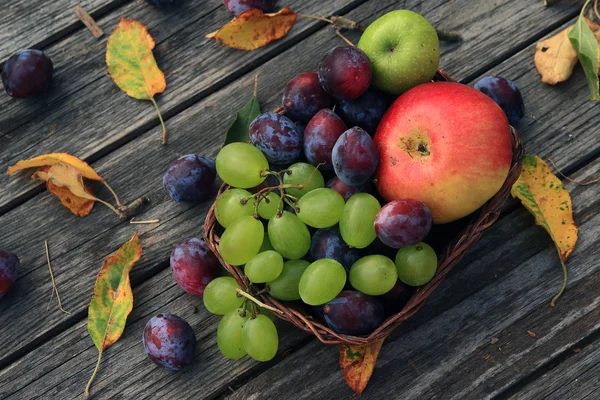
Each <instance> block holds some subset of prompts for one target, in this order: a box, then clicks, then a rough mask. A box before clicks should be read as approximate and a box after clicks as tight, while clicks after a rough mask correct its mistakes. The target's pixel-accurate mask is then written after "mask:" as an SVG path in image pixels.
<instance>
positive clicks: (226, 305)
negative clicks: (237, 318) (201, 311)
mask: <svg viewBox="0 0 600 400" xmlns="http://www.w3.org/2000/svg"><path fill="white" fill-rule="evenodd" d="M238 288H239V286H238V284H237V282H236V281H235V279H233V278H231V277H229V276H221V277H218V278H215V279H213V280H212V281H210V283H209V284H208V285H206V288H205V289H204V294H203V295H202V300H203V301H204V307H206V309H207V310H208V311H209V312H210V313H212V314H217V315H225V314H227V313H228V312H230V311H233V310H235V309H236V308H239V307H241V306H242V303H243V302H244V298H243V297H238V295H237V292H236V289H238Z"/></svg>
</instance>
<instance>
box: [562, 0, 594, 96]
mask: <svg viewBox="0 0 600 400" xmlns="http://www.w3.org/2000/svg"><path fill="white" fill-rule="evenodd" d="M584 9H585V7H584ZM586 22H587V23H586ZM594 25H595V24H594ZM596 26H597V25H596ZM569 40H570V41H571V44H572V45H573V47H574V48H575V51H576V52H577V57H578V58H579V62H580V63H581V66H582V67H583V71H584V72H585V76H586V78H587V81H588V86H589V88H590V99H591V100H600V81H599V80H598V40H597V39H596V36H595V35H594V32H593V31H592V27H590V22H589V20H587V19H586V18H584V17H583V10H582V12H581V15H580V16H579V19H578V20H577V22H576V23H575V26H573V30H571V32H569Z"/></svg>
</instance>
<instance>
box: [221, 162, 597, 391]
mask: <svg viewBox="0 0 600 400" xmlns="http://www.w3.org/2000/svg"><path fill="white" fill-rule="evenodd" d="M599 165H600V162H597V163H595V164H594V165H593V166H590V168H586V170H585V171H584V173H582V174H579V175H578V176H579V177H580V178H581V177H583V176H586V175H590V174H593V173H594V172H595V171H597V168H598V166H599ZM568 186H569V189H570V190H571V191H572V193H573V198H574V202H575V206H574V208H575V212H576V216H577V219H578V221H579V222H580V224H581V225H580V227H581V230H580V241H579V243H578V247H577V248H576V250H575V252H574V254H573V255H572V257H571V259H570V261H569V267H570V271H571V277H570V284H569V289H568V291H567V292H566V293H565V295H564V297H563V299H562V300H561V301H560V302H559V304H558V306H557V307H556V308H551V307H550V305H549V300H550V298H551V297H552V296H553V295H554V294H555V292H556V290H557V288H558V286H559V276H560V270H559V268H560V267H559V263H558V260H557V255H556V250H555V249H553V248H552V245H550V244H548V246H545V248H542V249H539V248H538V250H540V251H539V252H538V253H537V254H535V255H533V256H531V257H524V258H523V257H521V253H520V250H521V248H522V246H524V245H527V242H524V241H523V239H524V238H523V237H519V236H520V235H521V234H522V233H520V234H519V233H517V232H515V231H513V230H512V229H511V227H510V224H511V222H512V218H511V217H512V216H509V217H507V218H504V219H502V220H501V221H500V222H499V223H498V224H497V225H496V226H494V227H492V228H491V229H490V231H492V232H494V231H497V230H498V229H501V230H508V231H509V232H511V231H512V232H514V233H515V234H516V235H515V237H514V238H510V239H509V240H507V241H506V242H504V243H498V242H496V243H494V244H496V246H497V247H496V248H495V249H493V250H491V251H490V252H489V253H487V254H485V255H484V254H482V253H481V252H480V249H479V247H480V245H477V246H476V247H475V249H473V252H472V255H473V256H475V255H478V256H480V258H479V259H478V260H475V261H473V262H471V263H469V264H462V268H459V269H458V271H456V272H453V273H452V274H451V275H450V277H449V278H448V280H447V281H446V282H445V283H444V285H443V287H442V288H440V290H439V291H438V292H436V293H434V294H433V296H432V298H431V301H430V302H428V303H427V304H426V305H425V307H424V308H423V309H422V310H421V311H419V314H418V316H419V317H421V318H427V314H433V315H434V317H433V318H431V319H429V320H428V321H426V322H424V323H422V324H421V325H418V326H417V327H415V326H414V324H415V322H416V320H415V321H409V322H408V323H407V325H406V326H405V327H400V329H399V330H398V332H397V333H395V334H393V335H392V336H391V337H390V338H389V339H388V340H386V343H384V347H383V349H382V352H381V354H380V356H379V360H378V363H377V367H376V368H375V372H374V375H373V377H372V379H371V382H370V384H369V387H368V388H367V390H366V391H365V392H364V393H363V396H362V398H367V399H381V398H402V399H423V398H426V399H486V398H493V397H494V396H495V395H498V394H499V391H498V389H499V388H497V387H494V381H495V374H496V373H498V372H499V371H500V370H504V369H506V370H510V373H511V374H513V375H517V377H519V376H520V377H522V376H523V374H525V372H526V371H525V369H528V370H529V371H531V370H534V369H536V368H537V367H538V366H539V365H540V364H538V362H540V361H541V363H543V360H536V359H535V358H528V356H527V352H528V351H533V350H532V349H534V348H536V347H538V346H542V345H543V344H547V345H548V347H550V348H552V349H554V350H555V351H556V349H557V347H555V346H556V343H554V340H555V338H556V337H560V336H561V335H565V334H567V336H568V335H569V334H568V333H567V332H570V336H571V339H572V340H573V339H575V340H580V338H581V337H584V336H585V335H587V334H590V333H591V332H593V331H594V330H596V329H597V317H598V314H597V302H598V297H597V292H596V291H594V290H591V289H592V288H594V287H597V286H598V284H599V283H600V282H599V280H600V277H599V275H598V271H599V270H600V264H599V263H598V262H597V260H598V256H599V255H600V254H599V251H600V246H599V244H600V237H599V234H600V228H599V225H598V223H599V222H600V215H599V214H598V213H597V210H598V207H599V206H600V203H599V200H598V195H599V194H600V187H599V186H597V185H596V186H590V187H587V188H575V185H573V184H571V185H568ZM524 213H525V212H524V211H522V210H518V211H517V212H516V214H517V215H518V217H519V218H520V219H524V218H525V216H524V215H523V214H524ZM519 214H520V215H519ZM507 224H508V226H507ZM530 229H535V230H537V233H538V234H539V235H545V233H544V232H542V231H541V229H540V228H538V227H536V228H530ZM483 242H485V243H487V245H489V244H490V243H489V241H488V240H487V239H486V238H484V239H483ZM506 253H511V256H510V261H509V262H511V261H512V263H514V264H516V266H505V265H506V263H507V260H503V259H502V256H503V255H504V254H506ZM511 267H512V270H511V271H510V272H508V273H507V274H505V275H503V276H499V277H498V279H497V280H496V281H495V282H492V283H491V284H489V285H487V286H481V285H479V281H478V280H477V279H471V280H469V279H468V277H470V276H473V275H474V276H477V274H480V273H481V272H480V271H481V270H487V271H488V273H489V272H490V270H492V271H493V270H496V269H498V270H501V269H502V268H507V269H508V268H511ZM465 280H466V281H468V284H470V285H472V286H475V287H476V288H478V289H479V290H478V291H477V292H475V293H473V294H472V295H471V296H469V297H467V298H465V299H463V300H462V301H461V302H458V303H455V302H454V301H453V300H454V299H453V298H452V297H453V292H454V291H458V292H460V291H461V290H462V289H461V287H462V286H464V285H465ZM444 301H445V302H449V303H450V305H451V306H450V308H449V309H447V310H446V311H444V312H443V313H441V314H439V315H436V312H435V311H436V310H435V307H436V305H437V304H439V303H440V302H444ZM531 318H534V320H533V321H532V320H531ZM545 319H551V320H554V321H558V323H555V324H552V323H550V324H547V325H544V322H543V321H544V320H545ZM592 319H593V321H594V323H593V324H590V322H591V320H592ZM528 322H529V323H528ZM538 324H540V325H544V326H543V328H542V326H540V325H538ZM582 327H587V329H588V330H583V331H582V330H579V328H582ZM538 328H539V329H538ZM528 329H530V330H532V331H534V332H536V333H537V335H538V336H537V338H535V339H534V338H532V337H530V336H529V334H528V333H527V330H528ZM575 332H577V333H575ZM493 337H498V338H499V339H500V340H499V342H498V343H496V344H495V345H491V344H490V341H491V339H492V338H493ZM517 343H518V344H517ZM570 345H571V346H572V343H570ZM513 348H514V351H513ZM558 348H559V349H562V350H563V351H570V350H568V349H569V346H566V347H564V348H563V346H562V343H561V344H560V345H559V346H558ZM492 349H501V350H492ZM336 353H337V349H336V348H335V347H334V346H332V347H331V348H326V347H324V346H322V345H320V344H319V343H317V342H316V341H314V342H312V343H310V344H309V345H307V346H305V347H303V348H301V349H300V350H299V351H298V352H297V353H296V354H295V355H294V357H290V358H288V359H286V360H284V361H282V362H280V363H279V364H277V365H276V366H274V367H272V368H270V369H269V370H267V371H265V372H264V373H263V374H262V375H260V376H259V377H257V378H255V379H254V380H252V381H250V382H249V383H248V384H246V385H244V386H242V387H241V388H239V389H238V390H237V391H236V392H235V393H234V394H232V395H231V396H229V398H231V399H249V398H272V397H275V396H277V397H280V398H288V397H290V398H291V397H293V398H295V399H311V398H328V399H329V398H331V399H348V398H358V397H357V396H355V395H353V394H352V392H351V391H350V389H348V388H346V387H345V383H344V381H343V379H342V377H341V373H340V371H339V367H338V365H337V358H336V355H337V354H336ZM500 354H502V355H501V356H500ZM546 357H548V356H547V355H546ZM516 362H520V366H521V365H522V367H521V368H522V369H520V370H517V371H515V370H514V368H513V366H514V364H515V363H516ZM491 388H493V390H492V389H491ZM488 389H489V390H488ZM563 398H565V397H563Z"/></svg>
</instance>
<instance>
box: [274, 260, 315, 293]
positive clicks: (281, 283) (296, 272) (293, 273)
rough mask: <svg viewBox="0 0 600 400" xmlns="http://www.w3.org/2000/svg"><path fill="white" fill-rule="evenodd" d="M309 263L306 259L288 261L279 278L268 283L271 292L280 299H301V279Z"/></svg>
mask: <svg viewBox="0 0 600 400" xmlns="http://www.w3.org/2000/svg"><path fill="white" fill-rule="evenodd" d="M309 265H310V263H309V262H308V261H306V260H289V261H286V262H285V263H284V264H283V270H282V271H281V274H279V276H278V277H277V279H275V280H274V281H271V282H269V283H268V286H269V289H270V290H269V294H270V295H271V296H273V297H275V298H276V299H279V300H285V301H294V300H300V279H301V278H302V274H304V271H306V268H308V266H309Z"/></svg>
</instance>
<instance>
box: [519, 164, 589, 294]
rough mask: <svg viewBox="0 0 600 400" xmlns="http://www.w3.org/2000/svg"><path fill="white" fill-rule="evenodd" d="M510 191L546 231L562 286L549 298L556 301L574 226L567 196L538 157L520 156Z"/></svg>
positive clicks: (574, 237)
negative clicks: (556, 256)
mask: <svg viewBox="0 0 600 400" xmlns="http://www.w3.org/2000/svg"><path fill="white" fill-rule="evenodd" d="M511 194H512V196H513V197H517V198H519V199H520V200H521V203H523V205H524V206H525V208H527V210H529V212H531V213H532V214H533V216H534V217H535V223H536V224H537V225H540V226H542V227H543V228H544V229H545V230H546V231H547V232H548V233H549V234H550V237H551V238H552V240H553V241H554V244H555V245H556V248H557V250H558V253H559V256H560V260H561V264H562V266H563V275H564V280H563V286H562V289H561V290H560V292H559V293H558V295H557V296H555V298H554V299H553V300H552V304H553V305H554V303H555V302H556V300H557V299H558V297H559V296H560V294H561V293H562V292H563V290H564V288H565V286H566V280H567V274H566V267H565V265H564V263H565V262H566V261H567V258H568V257H569V255H570V254H571V253H572V252H573V250H574V249H575V244H576V243H577V231H578V229H577V226H576V225H575V221H574V219H573V205H572V203H571V196H570V195H569V192H567V190H566V189H565V187H564V186H563V184H562V182H561V181H560V179H558V178H557V177H556V176H555V175H554V174H553V173H552V171H551V170H550V168H549V167H548V164H546V163H545V162H544V160H542V159H541V158H539V157H538V156H533V155H527V156H525V158H523V169H522V171H521V175H520V176H519V179H517V181H516V182H515V184H514V185H513V187H512V190H511Z"/></svg>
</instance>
